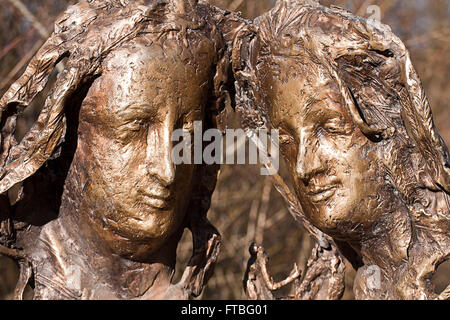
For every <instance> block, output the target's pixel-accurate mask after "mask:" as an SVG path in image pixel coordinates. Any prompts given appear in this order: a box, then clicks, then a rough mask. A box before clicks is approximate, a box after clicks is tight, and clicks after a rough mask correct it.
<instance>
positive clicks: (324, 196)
mask: <svg viewBox="0 0 450 320" xmlns="http://www.w3.org/2000/svg"><path fill="white" fill-rule="evenodd" d="M337 189H338V185H337V184H334V185H327V186H320V187H317V186H313V187H311V188H309V190H308V192H307V194H308V196H309V198H310V200H311V201H312V202H314V203H319V202H323V201H326V200H328V199H330V198H331V197H332V196H334V194H335V193H336V190H337Z"/></svg>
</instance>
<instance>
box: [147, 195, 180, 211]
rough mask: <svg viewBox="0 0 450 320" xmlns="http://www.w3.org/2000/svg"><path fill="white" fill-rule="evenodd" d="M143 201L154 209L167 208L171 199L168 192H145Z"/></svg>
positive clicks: (170, 203)
mask: <svg viewBox="0 0 450 320" xmlns="http://www.w3.org/2000/svg"><path fill="white" fill-rule="evenodd" d="M143 202H144V203H145V204H147V205H149V206H150V207H153V208H155V209H169V208H170V207H171V205H172V202H173V201H172V198H171V195H170V193H165V194H164V195H162V194H158V195H156V194H151V193H146V194H145V195H144V197H143Z"/></svg>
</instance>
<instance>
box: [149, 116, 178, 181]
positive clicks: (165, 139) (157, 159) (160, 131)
mask: <svg viewBox="0 0 450 320" xmlns="http://www.w3.org/2000/svg"><path fill="white" fill-rule="evenodd" d="M169 122H170V121H168V120H167V121H165V123H164V124H163V125H161V126H158V127H157V128H155V129H153V130H152V129H149V132H148V138H147V171H148V173H149V175H150V176H151V177H152V178H155V179H157V180H158V181H159V182H160V183H161V184H162V185H164V186H165V187H168V186H170V185H171V184H173V182H174V180H175V166H174V163H173V161H172V158H171V155H172V152H171V151H172V140H171V134H172V129H171V126H170V123H169Z"/></svg>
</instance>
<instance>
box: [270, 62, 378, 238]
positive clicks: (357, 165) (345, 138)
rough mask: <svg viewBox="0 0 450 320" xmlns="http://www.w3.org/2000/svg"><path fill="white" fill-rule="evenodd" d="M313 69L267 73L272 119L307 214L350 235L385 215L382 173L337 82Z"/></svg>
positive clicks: (320, 224)
mask: <svg viewBox="0 0 450 320" xmlns="http://www.w3.org/2000/svg"><path fill="white" fill-rule="evenodd" d="M291 62H292V61H291ZM281 68H283V66H282V65H281ZM286 70H288V69H287V68H286ZM291 71H292V64H291ZM315 71H316V72H310V71H309V72H308V71H307V70H300V68H299V67H298V70H297V72H290V73H289V72H288V71H286V73H284V74H287V73H289V74H290V75H289V76H287V77H286V78H285V79H283V80H280V79H279V78H277V77H267V79H268V80H266V81H265V83H264V84H263V87H264V89H265V90H266V92H267V98H268V105H269V115H270V121H271V123H272V126H273V128H275V129H279V130H280V147H281V153H282V155H283V156H284V158H285V159H286V160H287V163H288V164H289V168H290V173H291V176H292V177H293V181H294V185H295V191H296V193H297V196H298V197H299V199H300V201H301V203H302V206H303V208H304V210H305V213H306V215H307V217H308V218H309V219H310V221H311V222H312V223H313V224H315V225H316V226H317V227H319V228H320V229H322V230H323V231H324V232H326V233H329V234H330V235H334V236H335V237H341V238H347V237H348V236H351V237H352V236H354V235H355V234H358V233H359V232H360V231H362V230H363V229H365V228H368V227H370V226H371V225H372V224H373V223H374V222H375V221H376V220H377V218H378V217H379V215H380V214H381V211H382V210H380V208H379V207H380V201H379V200H378V199H379V197H378V196H377V193H378V192H379V189H380V185H382V184H383V183H382V182H380V181H378V180H379V179H380V177H381V176H382V174H381V172H380V170H379V169H378V161H377V155H376V154H375V152H376V151H375V150H376V148H374V144H373V143H372V142H370V141H369V140H368V139H367V138H366V137H365V136H364V135H363V134H362V133H361V131H360V130H359V129H358V128H357V127H356V126H355V125H354V123H353V121H352V119H351V118H350V116H349V114H348V113H347V111H346V108H345V106H344V104H343V99H342V98H341V95H340V93H339V90H338V87H337V85H336V84H335V83H334V82H333V80H332V79H331V78H330V77H329V76H327V73H326V72H325V70H322V69H321V68H320V67H318V66H317V69H316V70H315ZM281 74H283V71H282V73H281Z"/></svg>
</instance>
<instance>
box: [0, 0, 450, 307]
mask: <svg viewBox="0 0 450 320" xmlns="http://www.w3.org/2000/svg"><path fill="white" fill-rule="evenodd" d="M230 60H232V61H230ZM61 61H62V63H64V71H62V72H61V73H60V74H59V75H58V79H57V81H56V84H55V86H54V88H53V90H52V91H51V93H50V94H49V96H48V98H47V100H46V103H45V106H44V107H43V110H42V112H41V114H40V116H39V119H38V120H37V121H36V123H35V124H34V125H33V127H32V128H31V129H30V131H29V132H28V133H27V134H26V135H25V137H24V138H23V139H22V140H21V141H16V139H15V137H14V131H15V126H16V120H17V117H18V114H19V113H20V112H21V111H22V110H23V109H24V108H25V107H27V106H28V105H29V103H30V102H31V101H32V100H33V98H34V97H35V96H36V95H37V94H38V93H39V92H40V91H42V90H43V89H44V87H45V85H46V83H47V81H48V78H49V76H50V74H51V72H52V70H53V68H54V67H55V66H56V64H57V63H59V62H61ZM231 64H232V66H233V70H232V71H233V74H231ZM234 83H235V84H236V101H237V106H236V108H237V111H238V112H240V113H241V114H242V115H243V119H244V121H243V125H244V126H246V127H253V128H255V127H259V128H262V127H264V128H271V129H278V130H279V132H280V149H281V153H282V155H283V157H284V158H285V160H286V162H287V164H288V166H289V168H290V170H289V173H290V177H288V178H289V179H291V180H292V182H293V186H294V189H295V192H294V193H295V195H296V197H297V199H298V203H299V206H300V207H301V208H298V210H299V211H301V212H302V213H303V214H304V216H305V219H306V221H307V222H308V223H310V224H311V225H312V226H313V227H314V228H317V229H318V230H320V232H323V233H324V234H326V235H327V236H328V237H329V239H330V243H331V245H332V246H333V247H336V248H338V249H339V252H340V253H338V252H337V251H336V252H335V253H333V254H336V255H337V256H340V254H342V255H344V256H345V257H346V258H347V259H348V260H349V261H350V262H351V263H352V264H353V266H354V267H355V268H356V269H357V270H358V275H357V279H356V280H355V286H354V288H355V294H356V296H357V298H361V299H365V298H366V299H367V298H368V299H398V298H401V299H434V298H442V297H444V298H445V293H443V294H442V295H439V294H437V293H434V292H433V291H432V287H431V282H430V278H431V275H432V274H433V272H434V271H435V270H436V268H437V266H438V265H439V264H440V263H442V262H443V261H445V259H447V258H448V257H449V254H450V239H449V234H450V213H449V204H450V199H449V191H450V164H449V163H450V160H449V159H450V157H449V154H448V150H447V147H446V146H445V144H444V143H443V141H442V139H441V138H440V137H439V135H438V133H437V132H436V129H435V127H434V124H433V120H432V116H431V109H430V107H429V105H428V102H427V99H426V97H425V94H424V92H423V89H422V87H421V84H420V80H419V78H418V76H417V74H416V72H415V70H414V69H413V67H412V64H411V61H410V58H409V54H408V52H407V50H406V48H405V46H404V45H403V43H402V42H401V41H400V40H399V39H398V38H396V37H395V36H394V35H393V34H392V32H391V31H390V29H389V28H388V27H387V26H384V25H381V24H380V23H379V22H375V21H366V20H364V19H362V18H359V17H356V16H354V15H352V14H350V13H348V12H345V11H343V10H340V9H329V8H325V7H323V6H321V5H319V4H318V3H317V2H316V1H312V0H303V1H289V0H285V1H278V2H277V4H276V6H275V7H274V9H272V10H271V11H270V12H268V13H267V14H265V15H263V16H261V17H259V18H257V19H256V20H255V21H254V22H250V21H245V20H243V19H241V18H239V17H238V16H236V15H234V14H231V13H229V12H224V11H221V10H219V9H217V8H214V7H212V6H210V5H208V4H206V3H204V2H199V1H194V0H152V1H151V0H148V1H144V0H140V1H106V0H102V1H81V2H80V3H78V4H77V5H74V6H71V7H69V9H68V10H67V11H66V12H65V13H64V14H63V15H62V16H61V18H60V19H59V20H58V22H57V23H56V28H55V32H54V33H53V35H52V36H51V37H50V38H49V40H48V41H47V42H46V43H45V44H44V46H43V47H42V48H41V49H40V50H39V52H38V53H37V54H36V56H35V57H34V58H33V60H32V61H31V62H30V65H29V66H28V68H27V70H26V71H25V73H24V75H23V76H22V77H21V78H20V79H19V80H18V81H17V82H16V83H14V84H13V85H12V86H11V88H10V89H9V90H8V91H7V92H6V94H5V95H4V96H3V97H2V98H1V100H0V107H1V110H2V117H1V130H2V131H1V133H2V141H1V142H2V150H1V154H0V161H1V162H0V165H1V176H0V177H1V179H0V193H2V194H3V195H2V198H1V200H2V202H1V204H2V206H1V208H2V209H1V211H2V212H0V221H1V223H2V224H1V229H0V231H1V232H0V236H1V237H0V240H1V243H0V244H1V247H0V249H1V252H0V253H3V254H8V255H10V256H12V257H15V258H16V259H18V260H19V262H20V266H21V277H20V279H19V283H18V286H17V289H16V297H17V298H20V297H21V296H22V293H23V289H24V288H25V285H26V284H27V283H28V282H29V280H30V278H32V279H33V280H34V281H33V282H34V287H35V288H34V291H35V298H36V299H186V298H189V297H191V296H198V295H199V294H200V293H201V290H202V288H203V286H204V285H205V283H206V281H207V280H208V278H209V276H210V275H211V271H212V267H213V265H214V263H215V261H216V258H217V255H218V250H219V245H220V236H219V234H218V232H217V231H216V230H215V228H214V227H213V226H212V225H211V224H210V223H209V222H208V220H207V218H206V213H207V211H208V209H209V203H210V198H211V194H212V192H213V190H214V186H215V182H216V179H217V174H218V169H219V168H218V166H215V165H190V164H183V165H179V166H174V165H173V162H172V159H171V150H172V140H171V138H172V132H173V131H174V130H175V129H184V130H185V131H186V132H191V131H192V130H193V123H194V121H202V122H203V128H204V130H207V129H209V128H214V127H217V121H216V117H217V116H218V115H219V113H221V112H222V109H223V102H224V98H225V95H226V91H227V88H231V87H232V85H233V84H234ZM185 228H189V229H190V230H191V232H192V234H193V241H194V243H193V248H194V252H193V256H192V259H191V260H190V262H189V264H188V266H187V267H186V269H185V272H184V273H183V276H182V279H181V280H180V282H179V283H176V284H173V283H172V277H173V274H174V269H175V261H176V248H177V244H178V242H179V240H180V238H181V235H182V233H183V230H184V229H185ZM333 252H334V251H333ZM374 274H375V275H376V281H375V282H376V285H373V283H374V281H372V280H373V277H374ZM296 275H298V273H296ZM334 296H336V297H337V296H339V294H337V295H334Z"/></svg>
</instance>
